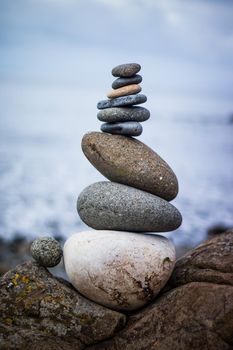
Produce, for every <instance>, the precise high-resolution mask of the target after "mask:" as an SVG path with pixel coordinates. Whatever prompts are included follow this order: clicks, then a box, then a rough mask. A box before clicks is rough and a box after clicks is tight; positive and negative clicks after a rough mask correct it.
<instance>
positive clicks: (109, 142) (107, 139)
mask: <svg viewBox="0 0 233 350" xmlns="http://www.w3.org/2000/svg"><path fill="white" fill-rule="evenodd" d="M82 150H83V153H84V154H85V156H86V157H87V159H88V160H89V161H90V162H91V164H92V165H93V166H94V167H95V168H96V169H97V170H98V171H100V172H101V174H103V175H104V176H105V177H106V178H107V179H109V180H111V181H114V182H119V183H122V184H124V185H128V186H132V187H136V188H139V189H141V190H143V191H147V192H150V193H152V194H155V195H156V196H159V197H162V198H164V199H166V200H168V201H170V200H172V199H174V198H175V197H176V195H177V193H178V181H177V178H176V175H175V174H174V172H173V171H172V169H171V168H170V167H169V165H168V164H167V163H166V162H165V161H164V160H163V159H162V158H161V157H160V156H159V155H158V154H157V153H156V152H154V151H153V150H152V149H151V148H149V147H148V146H147V145H145V144H144V143H143V142H141V141H139V140H136V139H134V138H131V137H125V136H122V135H110V134H106V133H102V132H90V133H87V134H86V135H84V137H83V139H82Z"/></svg>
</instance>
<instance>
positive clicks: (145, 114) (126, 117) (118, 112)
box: [97, 107, 150, 123]
mask: <svg viewBox="0 0 233 350" xmlns="http://www.w3.org/2000/svg"><path fill="white" fill-rule="evenodd" d="M97 118H98V119H99V120H100V121H102V122H106V123H115V122H144V121H146V120H148V119H149V118H150V111H149V110H148V109H146V108H144V107H112V108H105V109H102V110H101V111H99V113H98V114H97Z"/></svg>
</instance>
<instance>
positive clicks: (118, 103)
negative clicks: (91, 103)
mask: <svg viewBox="0 0 233 350" xmlns="http://www.w3.org/2000/svg"><path fill="white" fill-rule="evenodd" d="M146 100H147V97H146V96H145V95H143V94H137V95H128V96H122V97H117V98H112V99H111V100H103V101H100V102H98V104H97V108H98V109H105V108H111V107H122V106H132V105H138V104H140V103H144V102H146Z"/></svg>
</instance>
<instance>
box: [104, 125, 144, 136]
mask: <svg viewBox="0 0 233 350" xmlns="http://www.w3.org/2000/svg"><path fill="white" fill-rule="evenodd" d="M101 131H103V132H107V133H109V134H118V135H126V136H139V135H141V133H142V126H141V124H140V123H138V122H124V123H104V124H102V125H101Z"/></svg>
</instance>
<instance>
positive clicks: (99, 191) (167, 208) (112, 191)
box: [77, 181, 182, 232]
mask: <svg viewBox="0 0 233 350" xmlns="http://www.w3.org/2000/svg"><path fill="white" fill-rule="evenodd" d="M77 210H78V213H79V215H80V217H81V219H82V220H83V221H84V222H85V223H86V224H87V225H88V226H90V227H92V228H94V229H97V230H116V231H133V232H167V231H173V230H175V229H177V228H178V227H179V226H180V225H181V222H182V217H181V214H180V213H179V211H178V210H177V209H176V208H175V207H174V206H173V205H172V204H170V203H169V202H167V201H165V200H164V199H162V198H160V197H157V196H155V195H152V194H150V193H147V192H144V191H141V190H138V189H136V188H133V187H129V186H125V185H122V184H119V183H116V182H109V181H103V182H96V183H94V184H92V185H90V186H88V187H87V188H85V189H84V190H83V191H82V192H81V193H80V195H79V197H78V201H77Z"/></svg>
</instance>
